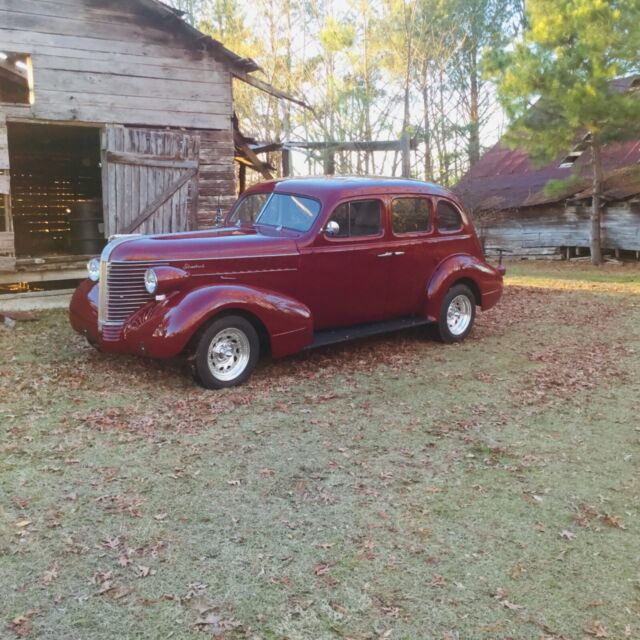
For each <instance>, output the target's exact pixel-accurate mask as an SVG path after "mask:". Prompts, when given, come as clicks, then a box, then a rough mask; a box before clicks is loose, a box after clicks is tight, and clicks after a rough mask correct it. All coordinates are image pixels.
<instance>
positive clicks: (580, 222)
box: [474, 202, 640, 255]
mask: <svg viewBox="0 0 640 640" xmlns="http://www.w3.org/2000/svg"><path fill="white" fill-rule="evenodd" d="M590 214H591V212H590V209H589V207H588V206H576V205H571V206H567V207H565V206H564V205H562V204H559V205H556V206H553V205H551V206H547V207H535V208H523V209H519V210H510V211H500V212H497V213H493V214H480V215H478V216H476V217H475V219H474V223H475V225H476V228H477V230H478V233H479V235H480V236H481V238H482V240H483V243H484V245H485V246H487V247H503V248H505V249H509V250H511V251H513V252H514V254H515V255H530V254H536V253H540V254H544V253H548V252H549V250H554V249H556V248H559V247H583V248H588V247H589V245H590ZM602 246H603V247H604V248H605V249H622V250H629V251H640V203H638V202H620V203H612V204H609V205H608V206H607V207H606V208H605V209H604V212H603V216H602Z"/></svg>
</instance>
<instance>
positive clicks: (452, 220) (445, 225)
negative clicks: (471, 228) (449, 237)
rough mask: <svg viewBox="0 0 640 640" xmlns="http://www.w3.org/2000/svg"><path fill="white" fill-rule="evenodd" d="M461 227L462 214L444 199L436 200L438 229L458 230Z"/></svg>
mask: <svg viewBox="0 0 640 640" xmlns="http://www.w3.org/2000/svg"><path fill="white" fill-rule="evenodd" d="M461 227H462V216H461V215H460V212H459V211H458V210H457V209H456V208H455V207H454V206H453V205H451V204H449V203H448V202H446V201H444V200H440V201H439V202H438V230H439V231H458V230H459V229H460V228H461Z"/></svg>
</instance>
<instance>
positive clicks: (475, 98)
mask: <svg viewBox="0 0 640 640" xmlns="http://www.w3.org/2000/svg"><path fill="white" fill-rule="evenodd" d="M470 55H471V65H470V66H471V78H470V94H471V95H470V102H471V105H470V108H469V166H470V167H473V165H474V164H476V162H478V160H480V106H479V103H480V86H479V82H478V59H477V51H476V50H475V49H473V51H471V54H470Z"/></svg>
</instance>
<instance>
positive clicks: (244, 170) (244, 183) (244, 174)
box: [238, 163, 247, 195]
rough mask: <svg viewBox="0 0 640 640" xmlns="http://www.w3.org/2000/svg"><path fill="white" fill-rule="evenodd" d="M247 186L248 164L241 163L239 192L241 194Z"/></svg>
mask: <svg viewBox="0 0 640 640" xmlns="http://www.w3.org/2000/svg"><path fill="white" fill-rule="evenodd" d="M246 188H247V165H246V164H244V163H240V169H239V171H238V194H239V195H241V194H243V193H244V192H245V189H246Z"/></svg>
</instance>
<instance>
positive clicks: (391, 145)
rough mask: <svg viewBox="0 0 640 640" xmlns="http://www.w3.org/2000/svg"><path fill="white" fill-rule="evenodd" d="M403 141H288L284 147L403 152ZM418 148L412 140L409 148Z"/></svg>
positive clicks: (415, 141)
mask: <svg viewBox="0 0 640 640" xmlns="http://www.w3.org/2000/svg"><path fill="white" fill-rule="evenodd" d="M402 144H403V143H402V140H372V141H370V142H357V141H347V142H306V141H287V142H283V143H282V146H283V147H285V148H288V149H310V150H316V151H324V150H325V149H333V150H334V151H402ZM417 146H418V143H417V140H415V139H411V140H410V141H409V147H410V149H412V150H415V149H416V148H417Z"/></svg>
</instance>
